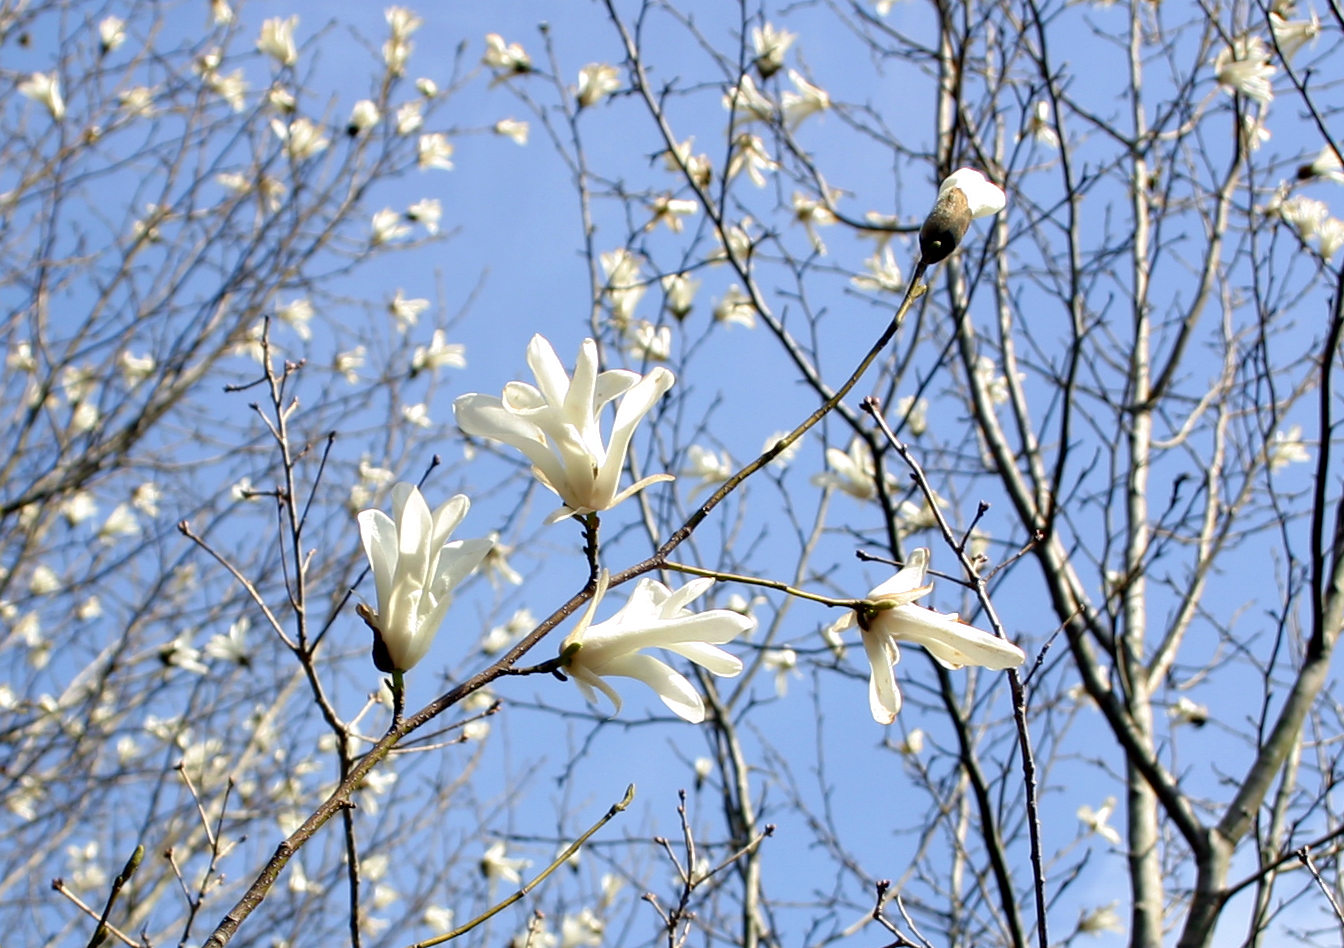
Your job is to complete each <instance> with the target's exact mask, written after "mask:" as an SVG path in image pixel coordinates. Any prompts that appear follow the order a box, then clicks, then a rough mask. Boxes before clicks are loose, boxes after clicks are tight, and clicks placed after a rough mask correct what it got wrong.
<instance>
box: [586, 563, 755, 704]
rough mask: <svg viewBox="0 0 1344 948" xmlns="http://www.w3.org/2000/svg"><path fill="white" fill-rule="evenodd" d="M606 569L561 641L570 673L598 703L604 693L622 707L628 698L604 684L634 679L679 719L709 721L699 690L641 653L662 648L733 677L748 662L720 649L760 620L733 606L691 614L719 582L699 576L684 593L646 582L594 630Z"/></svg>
mask: <svg viewBox="0 0 1344 948" xmlns="http://www.w3.org/2000/svg"><path fill="white" fill-rule="evenodd" d="M607 580H608V576H607V574H606V572H605V571H603V573H602V574H601V576H600V577H599V578H598V582H597V589H596V591H595V592H594V593H593V598H592V600H591V601H590V602H589V603H588V608H587V609H586V610H585V611H584V614H583V618H581V619H580V620H579V624H578V626H576V627H575V629H574V631H573V632H571V633H570V634H569V635H567V636H566V637H565V640H564V642H562V643H561V644H560V654H561V656H563V657H564V659H565V665H564V667H565V670H566V671H567V672H568V673H569V675H570V676H571V677H572V678H573V679H574V683H575V684H577V685H578V686H579V690H580V691H582V692H583V694H584V697H585V698H587V699H588V700H589V701H590V702H596V700H597V695H596V693H595V692H596V691H600V692H602V693H603V694H604V695H606V696H607V698H609V699H610V700H611V703H612V704H613V705H615V708H616V711H615V713H619V712H620V710H621V698H620V695H619V694H617V693H616V690H615V689H614V688H612V687H611V685H609V684H607V682H606V681H605V680H604V679H606V678H608V677H613V676H615V677H621V678H634V679H636V680H638V681H642V682H644V684H646V685H648V686H649V687H650V688H652V689H653V690H654V691H655V692H656V693H657V695H658V697H659V698H660V699H662V702H663V704H665V705H667V707H668V708H670V709H671V710H672V712H673V713H674V714H676V715H677V716H678V717H680V718H682V719H684V720H686V721H690V722H691V723H692V724H698V723H700V722H701V721H703V720H704V718H705V706H704V702H703V700H702V699H701V697H700V693H699V692H698V691H696V690H695V688H694V686H692V685H691V683H690V682H689V681H687V680H686V678H685V677H683V676H682V675H680V674H679V673H677V672H676V671H674V670H673V669H672V668H671V667H670V666H668V665H667V664H665V663H664V662H662V661H660V660H659V659H657V658H654V657H653V656H651V655H645V654H643V653H642V651H641V650H642V649H646V648H661V649H666V650H667V651H670V652H675V653H676V654H678V655H680V656H682V657H683V658H687V659H689V660H691V661H692V662H695V663H696V664H697V665H700V666H701V667H702V668H704V669H706V670H707V671H709V672H710V673H712V674H714V675H718V676H720V677H722V678H732V677H734V676H736V675H738V674H740V673H741V671H742V662H741V660H740V659H738V658H737V657H736V656H734V655H730V654H729V653H728V652H725V651H724V650H723V649H721V648H719V647H718V646H720V645H723V644H725V643H726V642H730V641H732V640H733V639H734V638H736V637H737V636H739V635H741V634H742V633H743V632H746V631H747V630H748V629H750V628H752V627H753V626H754V625H755V620H753V619H750V618H748V617H746V616H743V615H739V614H738V613H736V612H731V611H729V610H727V609H711V610H709V611H707V612H701V613H695V612H691V611H690V609H688V608H687V607H688V606H689V605H690V603H692V602H693V601H695V600H696V599H698V598H700V596H702V595H704V593H705V592H706V591H708V590H709V588H710V587H711V586H712V585H714V580H712V579H693V580H691V581H690V582H689V583H687V584H686V585H685V586H682V587H681V588H680V589H678V590H672V589H669V588H668V587H667V586H664V585H663V584H662V583H660V582H658V581H657V580H653V579H647V578H645V579H641V580H640V581H639V583H638V584H637V585H636V586H635V590H634V592H632V593H631V594H630V598H629V599H628V600H627V601H626V603H625V605H624V606H622V607H621V609H620V611H618V612H617V613H616V614H615V615H614V616H612V617H611V618H610V619H607V620H606V621H604V622H600V623H598V624H597V625H593V624H592V621H593V614H594V613H595V612H596V611H597V606H598V603H599V602H600V601H601V599H602V597H603V595H604V594H605V593H606V590H607Z"/></svg>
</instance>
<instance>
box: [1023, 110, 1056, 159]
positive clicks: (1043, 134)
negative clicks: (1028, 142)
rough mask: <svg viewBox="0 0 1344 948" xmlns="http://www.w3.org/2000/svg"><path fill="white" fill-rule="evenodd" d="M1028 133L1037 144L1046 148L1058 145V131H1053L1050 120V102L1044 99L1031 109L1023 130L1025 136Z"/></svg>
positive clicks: (1053, 127)
mask: <svg viewBox="0 0 1344 948" xmlns="http://www.w3.org/2000/svg"><path fill="white" fill-rule="evenodd" d="M1026 135H1030V136H1031V137H1032V138H1033V139H1034V140H1035V141H1036V143H1037V144H1038V145H1043V146H1044V147H1046V148H1058V147H1059V133H1058V132H1056V131H1055V126H1054V123H1053V122H1051V121H1050V103H1049V102H1047V101H1045V100H1044V99H1040V100H1038V101H1037V102H1036V104H1035V105H1034V106H1032V109H1031V118H1029V119H1028V120H1027V127H1026V128H1025V129H1024V130H1023V135H1022V136H1020V137H1025V136H1026Z"/></svg>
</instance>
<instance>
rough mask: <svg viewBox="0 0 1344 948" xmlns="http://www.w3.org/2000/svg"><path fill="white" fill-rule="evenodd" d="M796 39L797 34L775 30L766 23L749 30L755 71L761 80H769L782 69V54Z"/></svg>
mask: <svg viewBox="0 0 1344 948" xmlns="http://www.w3.org/2000/svg"><path fill="white" fill-rule="evenodd" d="M797 38H798V36H797V34H795V33H790V32H789V31H788V30H777V29H775V28H774V27H773V26H771V25H770V23H768V22H767V23H765V24H764V25H762V26H753V27H752V28H751V45H752V46H753V47H754V48H755V50H756V70H757V72H759V73H760V74H761V78H762V79H769V78H770V77H771V76H773V75H774V74H775V73H777V72H779V71H780V70H781V69H783V68H784V54H785V53H787V52H788V51H789V47H790V46H792V45H793V41H794V40H796V39H797Z"/></svg>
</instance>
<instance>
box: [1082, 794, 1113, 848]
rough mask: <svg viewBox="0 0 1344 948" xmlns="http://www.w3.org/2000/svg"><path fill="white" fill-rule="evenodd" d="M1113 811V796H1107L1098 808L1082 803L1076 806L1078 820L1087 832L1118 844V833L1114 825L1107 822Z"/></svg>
mask: <svg viewBox="0 0 1344 948" xmlns="http://www.w3.org/2000/svg"><path fill="white" fill-rule="evenodd" d="M1114 812H1115V797H1107V798H1106V799H1105V800H1103V801H1102V803H1101V806H1100V807H1099V808H1098V809H1095V810H1094V809H1092V807H1091V806H1089V805H1087V804H1083V805H1082V806H1080V807H1079V808H1078V822H1080V823H1082V824H1083V826H1084V827H1085V828H1086V829H1087V831H1088V832H1089V833H1096V834H1097V835H1098V836H1100V837H1101V838H1102V839H1104V840H1106V842H1108V843H1110V844H1111V845H1112V846H1119V845H1120V833H1119V832H1117V831H1116V829H1115V827H1114V826H1110V825H1108V824H1107V822H1106V821H1107V820H1109V819H1110V818H1111V814H1112V813H1114Z"/></svg>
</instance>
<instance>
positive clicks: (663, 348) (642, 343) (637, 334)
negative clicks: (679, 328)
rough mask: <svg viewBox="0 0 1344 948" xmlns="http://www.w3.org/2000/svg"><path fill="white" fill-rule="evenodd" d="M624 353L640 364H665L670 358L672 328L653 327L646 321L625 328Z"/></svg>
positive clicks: (638, 321)
mask: <svg viewBox="0 0 1344 948" xmlns="http://www.w3.org/2000/svg"><path fill="white" fill-rule="evenodd" d="M622 335H623V336H624V337H625V351H626V354H627V355H629V356H630V358H631V359H635V360H637V361H640V362H666V361H667V360H668V359H670V358H672V327H671V326H655V325H654V324H653V323H651V322H649V321H648V320H647V319H641V320H637V321H636V322H633V323H631V324H629V325H628V326H626V327H625V331H624V333H622Z"/></svg>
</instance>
